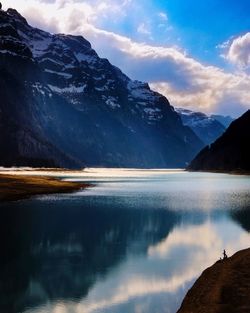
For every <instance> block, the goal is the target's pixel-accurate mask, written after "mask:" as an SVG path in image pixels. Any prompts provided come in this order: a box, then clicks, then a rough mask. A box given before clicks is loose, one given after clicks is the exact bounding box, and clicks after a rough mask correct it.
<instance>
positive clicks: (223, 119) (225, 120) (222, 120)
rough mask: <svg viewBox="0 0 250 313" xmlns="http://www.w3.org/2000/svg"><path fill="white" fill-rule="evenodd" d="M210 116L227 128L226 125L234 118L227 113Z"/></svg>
mask: <svg viewBox="0 0 250 313" xmlns="http://www.w3.org/2000/svg"><path fill="white" fill-rule="evenodd" d="M211 118H213V119H215V120H217V121H218V122H220V123H221V124H222V125H223V126H225V127H226V128H228V126H229V125H230V124H231V123H232V121H233V120H234V119H233V118H232V117H231V116H229V115H227V116H224V115H218V114H212V115H211Z"/></svg>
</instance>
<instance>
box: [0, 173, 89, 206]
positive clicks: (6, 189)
mask: <svg viewBox="0 0 250 313" xmlns="http://www.w3.org/2000/svg"><path fill="white" fill-rule="evenodd" d="M90 186H91V185H90V184H86V183H77V182H68V181H62V180H60V179H59V178H56V177H48V176H46V175H44V176H42V175H41V176H35V175H34V176H33V175H19V174H18V175H12V174H8V173H6V174H0V202H6V201H16V200H22V199H27V198H30V197H32V196H39V195H49V194H60V193H71V192H76V191H79V190H82V189H85V188H87V187H90Z"/></svg>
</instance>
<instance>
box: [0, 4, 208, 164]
mask: <svg viewBox="0 0 250 313" xmlns="http://www.w3.org/2000/svg"><path fill="white" fill-rule="evenodd" d="M0 36H1V43H0V87H1V89H0V99H2V101H1V106H0V110H1V111H0V112H1V113H0V130H1V132H2V133H3V134H5V135H4V136H3V135H2V136H1V138H0V146H1V147H4V151H5V152H4V153H3V154H2V155H1V157H0V161H1V165H8V166H9V165H27V163H29V160H30V159H34V160H35V159H41V160H44V163H45V164H46V165H47V164H48V163H49V165H54V166H63V167H83V166H107V167H110V166H115V167H116V166H117V167H184V166H185V165H186V164H187V163H188V162H189V161H190V160H191V159H192V157H193V156H194V155H195V153H197V152H198V151H199V150H200V149H201V148H202V146H203V143H202V142H201V141H200V139H199V138H198V137H197V136H196V135H195V134H194V133H193V132H192V130H191V129H190V128H188V127H186V126H184V125H183V124H182V122H181V119H180V118H179V116H178V115H177V113H176V112H175V111H174V108H173V107H172V106H171V105H170V104H169V102H168V100H167V99H166V98H165V97H164V96H162V95H160V94H159V93H157V92H154V91H152V90H151V89H150V88H149V86H148V84H147V83H142V82H139V81H132V80H131V79H129V78H128V77H127V76H126V75H125V74H123V73H122V72H121V71H120V69H118V68H117V67H115V66H113V65H111V64H110V63H109V61H108V60H107V59H101V58H99V56H98V55H97V53H96V52H95V51H94V50H93V49H92V47H91V44H90V43H89V42H88V41H87V40H86V39H85V38H83V37H81V36H73V35H65V34H54V35H52V34H50V33H48V32H45V31H42V30H40V29H37V28H34V27H32V26H30V25H29V24H28V23H27V21H26V19H25V18H24V17H22V16H21V15H20V14H19V13H18V12H17V11H16V10H15V9H8V10H7V11H6V12H5V11H1V12H0ZM13 90H15V92H14V93H13ZM1 150H3V149H1ZM9 155H11V156H12V158H10V157H9ZM22 159H23V160H26V161H20V160H22ZM41 160H40V161H39V162H38V163H39V164H38V165H39V166H41V165H42V163H43V162H42V161H41ZM34 163H36V162H33V164H32V165H35V164H34Z"/></svg>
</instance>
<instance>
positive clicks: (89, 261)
mask: <svg viewBox="0 0 250 313" xmlns="http://www.w3.org/2000/svg"><path fill="white" fill-rule="evenodd" d="M58 176H64V179H67V180H76V181H88V182H92V183H94V184H95V186H94V187H92V188H89V189H87V190H84V191H80V192H77V193H74V194H66V195H53V196H42V197H35V198H32V199H29V200H25V201H18V202H13V203H5V204H3V203H2V204H0V232H1V233H0V241H1V254H0V256H1V258H0V312H1V313H2V312H3V313H12V312H13V313H17V312H22V313H52V312H53V313H97V312H98V313H130V312H131V313H163V312H169V313H174V312H176V310H177V309H178V307H179V306H180V304H181V301H182V299H183V297H184V295H185V294H186V292H187V290H188V289H189V288H190V286H191V285H192V284H193V282H194V281H195V279H196V278H197V277H198V276H199V275H200V274H201V272H202V271H203V270H204V269H205V268H206V267H208V266H210V265H212V264H213V263H214V262H215V261H217V260H218V259H219V258H220V256H222V251H223V249H226V251H227V253H228V255H231V254H232V253H234V252H236V251H237V250H239V249H243V248H247V247H249V246H250V234H249V231H250V176H234V175H226V174H208V173H187V172H182V171H166V170H159V171H139V170H111V169H110V170H107V169H106V170H105V169H99V170H94V169H89V170H87V171H86V172H84V173H82V172H81V173H72V174H67V175H66V174H60V173H59V174H58Z"/></svg>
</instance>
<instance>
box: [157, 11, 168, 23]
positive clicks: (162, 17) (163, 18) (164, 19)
mask: <svg viewBox="0 0 250 313" xmlns="http://www.w3.org/2000/svg"><path fill="white" fill-rule="evenodd" d="M158 16H159V18H160V19H161V20H162V21H165V22H166V21H167V20H168V15H167V13H165V12H159V13H158Z"/></svg>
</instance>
